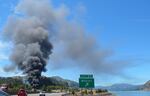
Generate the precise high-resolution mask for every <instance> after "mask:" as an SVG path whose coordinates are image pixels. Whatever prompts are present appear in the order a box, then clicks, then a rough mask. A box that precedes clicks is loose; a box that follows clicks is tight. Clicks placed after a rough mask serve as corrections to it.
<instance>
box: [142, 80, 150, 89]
mask: <svg viewBox="0 0 150 96" xmlns="http://www.w3.org/2000/svg"><path fill="white" fill-rule="evenodd" d="M142 90H145V91H150V80H149V81H147V82H146V83H145V84H144V85H143V87H142Z"/></svg>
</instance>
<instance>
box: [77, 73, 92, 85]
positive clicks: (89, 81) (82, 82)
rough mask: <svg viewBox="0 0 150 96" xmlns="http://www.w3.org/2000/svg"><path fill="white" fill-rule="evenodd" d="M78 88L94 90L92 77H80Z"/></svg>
mask: <svg viewBox="0 0 150 96" xmlns="http://www.w3.org/2000/svg"><path fill="white" fill-rule="evenodd" d="M79 87H80V88H94V78H93V75H80V78H79Z"/></svg>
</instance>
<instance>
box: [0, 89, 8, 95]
mask: <svg viewBox="0 0 150 96" xmlns="http://www.w3.org/2000/svg"><path fill="white" fill-rule="evenodd" d="M0 96H10V95H9V94H7V93H6V92H4V91H2V90H0Z"/></svg>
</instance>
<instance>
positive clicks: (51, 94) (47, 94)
mask: <svg viewBox="0 0 150 96" xmlns="http://www.w3.org/2000/svg"><path fill="white" fill-rule="evenodd" d="M62 94H64V93H45V95H46V96H61V95H62ZM12 96H17V95H12ZM28 96H39V94H28Z"/></svg>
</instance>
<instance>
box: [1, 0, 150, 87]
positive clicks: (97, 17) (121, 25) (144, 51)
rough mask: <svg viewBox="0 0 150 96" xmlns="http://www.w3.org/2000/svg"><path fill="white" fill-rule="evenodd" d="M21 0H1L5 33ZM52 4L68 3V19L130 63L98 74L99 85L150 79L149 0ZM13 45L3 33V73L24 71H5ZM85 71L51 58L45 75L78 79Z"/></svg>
mask: <svg viewBox="0 0 150 96" xmlns="http://www.w3.org/2000/svg"><path fill="white" fill-rule="evenodd" d="M18 2H19V0H0V32H2V30H3V27H4V25H5V24H6V21H7V19H8V16H10V15H12V14H13V13H14V10H15V6H16V5H17V4H18ZM51 4H52V5H53V6H54V8H57V7H59V6H61V5H62V4H64V6H66V7H67V9H68V10H69V13H68V14H69V15H68V17H67V20H70V19H71V18H75V20H76V22H78V23H79V24H81V25H82V27H83V28H84V30H85V32H86V34H89V35H92V36H94V38H95V39H96V40H97V43H98V45H99V46H100V47H101V48H103V49H108V50H112V52H113V55H112V56H111V59H112V60H123V61H124V62H127V64H126V63H125V64H126V65H125V66H122V67H125V69H123V71H121V72H120V73H121V74H113V75H112V74H105V73H97V74H95V75H94V77H95V81H96V84H97V85H110V84H113V83H132V84H142V83H144V82H146V81H147V80H150V78H149V74H150V71H149V68H150V65H149V64H150V51H149V49H150V45H149V43H148V42H149V41H150V38H149V36H150V12H149V10H150V6H149V5H150V1H149V0H51ZM12 47H13V45H12V43H11V42H6V41H4V40H3V36H2V35H1V37H0V64H1V65H0V66H1V69H0V76H14V75H20V74H21V72H20V71H15V72H9V73H7V72H4V71H3V67H4V66H8V65H9V64H10V63H11V62H10V60H9V59H8V58H9V55H10V54H11V49H12ZM54 49H55V47H54ZM54 52H55V51H54ZM64 61H65V59H64ZM69 63H70V62H69ZM119 68H120V67H119ZM114 70H117V69H114ZM118 70H119V69H118ZM100 72H101V71H100ZM118 72H119V71H118ZM81 73H90V72H89V71H88V69H87V71H86V70H85V71H82V68H78V67H66V68H64V67H63V68H58V69H53V68H52V67H51V59H50V61H49V64H48V65H47V72H46V73H44V75H47V76H61V77H63V78H66V79H71V80H75V81H78V77H79V75H80V74H81Z"/></svg>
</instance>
